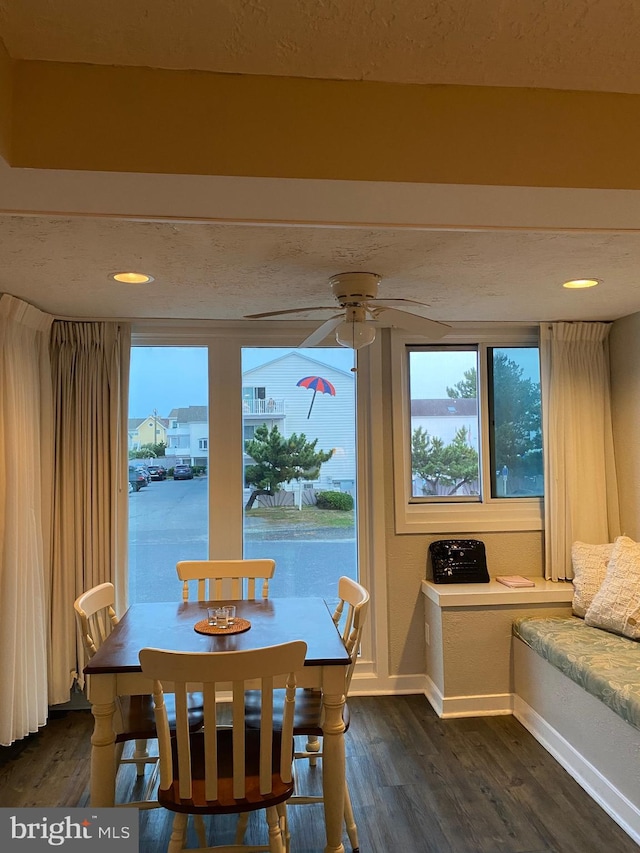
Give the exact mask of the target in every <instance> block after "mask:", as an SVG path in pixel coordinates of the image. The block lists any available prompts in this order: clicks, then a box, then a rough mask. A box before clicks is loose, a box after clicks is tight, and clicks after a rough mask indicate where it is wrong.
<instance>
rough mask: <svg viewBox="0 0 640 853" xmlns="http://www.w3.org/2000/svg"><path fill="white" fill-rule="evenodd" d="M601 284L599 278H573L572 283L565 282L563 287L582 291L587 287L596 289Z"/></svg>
mask: <svg viewBox="0 0 640 853" xmlns="http://www.w3.org/2000/svg"><path fill="white" fill-rule="evenodd" d="M597 284H600V279H599V278H572V279H571V281H565V283H564V284H563V285H562V286H563V287H566V288H568V289H569V290H581V289H583V288H585V287H595V286H596V285H597Z"/></svg>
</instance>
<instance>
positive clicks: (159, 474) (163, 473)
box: [147, 465, 167, 480]
mask: <svg viewBox="0 0 640 853" xmlns="http://www.w3.org/2000/svg"><path fill="white" fill-rule="evenodd" d="M147 471H148V472H149V476H150V477H151V479H152V480H166V479H167V469H166V468H163V467H162V465H147Z"/></svg>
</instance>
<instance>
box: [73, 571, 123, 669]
mask: <svg viewBox="0 0 640 853" xmlns="http://www.w3.org/2000/svg"><path fill="white" fill-rule="evenodd" d="M114 604H115V590H114V588H113V584H112V583H101V584H98V586H94V587H92V588H91V589H88V590H87V591H86V592H83V593H82V595H79V596H78V598H76V600H75V601H74V603H73V607H74V610H75V612H76V620H77V622H78V627H79V628H80V633H81V634H82V642H83V643H84V647H85V650H86V652H87V655H88V657H90V658H92V657H93V656H94V655H95V653H96V651H97V650H98V649H99V648H100V646H101V645H102V643H103V642H104V640H105V639H106V637H108V636H109V634H110V633H111V630H112V629H113V627H114V625H117V624H118V617H117V616H116V612H115V610H114V609H113V605H114Z"/></svg>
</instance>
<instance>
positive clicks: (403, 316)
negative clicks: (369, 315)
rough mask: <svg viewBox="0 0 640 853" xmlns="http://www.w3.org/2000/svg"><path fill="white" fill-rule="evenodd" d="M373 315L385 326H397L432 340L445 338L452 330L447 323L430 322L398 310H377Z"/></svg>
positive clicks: (425, 318) (424, 318)
mask: <svg viewBox="0 0 640 853" xmlns="http://www.w3.org/2000/svg"><path fill="white" fill-rule="evenodd" d="M373 313H374V315H375V318H376V320H377V321H378V322H379V323H380V324H381V325H383V326H397V327H398V328H400V329H406V330H407V331H408V332H412V333H413V334H415V335H420V336H421V337H423V338H430V339H431V340H438V338H442V337H444V335H446V334H447V332H448V331H449V329H450V328H451V326H448V325H447V324H446V323H439V322H438V321H437V320H429V319H428V318H427V317H419V316H418V315H417V314H410V313H409V312H408V311H398V310H397V309H396V308H379V309H378V308H376V309H375V310H374V312H373Z"/></svg>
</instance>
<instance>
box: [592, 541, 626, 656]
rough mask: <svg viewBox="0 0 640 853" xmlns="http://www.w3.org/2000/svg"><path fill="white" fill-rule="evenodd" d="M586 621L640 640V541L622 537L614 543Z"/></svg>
mask: <svg viewBox="0 0 640 853" xmlns="http://www.w3.org/2000/svg"><path fill="white" fill-rule="evenodd" d="M584 621H585V623H586V624H587V625H591V626H592V627H594V628H604V629H605V630H606V631H612V632H613V633H614V634H623V635H624V636H625V637H630V638H631V639H632V640H638V639H640V542H634V541H633V539H629V537H628V536H619V537H618V538H617V539H616V541H615V542H614V543H613V551H612V553H611V559H610V560H609V567H608V568H607V574H606V575H605V579H604V581H603V582H602V586H601V587H600V589H599V590H598V592H597V593H596V594H595V596H594V599H593V601H592V602H591V606H590V607H589V609H588V610H587V612H586V614H585V617H584Z"/></svg>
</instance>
